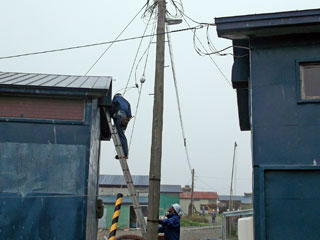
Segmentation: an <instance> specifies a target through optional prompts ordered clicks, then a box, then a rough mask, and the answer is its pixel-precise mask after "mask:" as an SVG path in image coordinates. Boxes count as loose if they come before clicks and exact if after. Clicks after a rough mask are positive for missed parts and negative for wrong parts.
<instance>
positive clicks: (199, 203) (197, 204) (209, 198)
mask: <svg viewBox="0 0 320 240" xmlns="http://www.w3.org/2000/svg"><path fill="white" fill-rule="evenodd" d="M193 199H194V211H196V212H199V213H200V212H201V209H202V208H205V210H206V211H207V212H211V211H212V209H216V208H217V201H218V194H217V193H216V192H194V194H193ZM180 204H181V208H182V212H183V213H185V214H187V213H188V209H189V206H190V204H191V193H190V192H183V193H181V194H180Z"/></svg>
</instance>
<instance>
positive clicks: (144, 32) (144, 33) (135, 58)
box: [122, 13, 152, 96]
mask: <svg viewBox="0 0 320 240" xmlns="http://www.w3.org/2000/svg"><path fill="white" fill-rule="evenodd" d="M151 18H152V13H151V14H150V17H149V21H148V23H147V24H146V27H145V29H144V31H143V34H142V36H145V35H146V32H147V29H148V26H149V22H150V20H151ZM143 39H144V38H141V40H140V43H139V46H138V49H137V53H136V55H135V57H134V60H133V63H132V67H131V70H130V74H129V77H128V80H127V84H126V86H125V88H124V91H123V94H122V95H123V96H124V95H125V94H126V92H127V87H128V85H129V82H130V79H131V76H132V72H133V69H134V66H135V64H136V60H137V57H138V54H139V51H140V48H141V45H142V42H143ZM136 84H137V82H136Z"/></svg>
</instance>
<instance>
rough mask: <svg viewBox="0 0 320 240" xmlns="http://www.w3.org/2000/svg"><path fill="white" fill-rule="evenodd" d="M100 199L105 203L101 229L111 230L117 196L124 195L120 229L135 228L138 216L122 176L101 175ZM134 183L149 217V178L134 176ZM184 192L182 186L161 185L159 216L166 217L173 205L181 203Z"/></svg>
mask: <svg viewBox="0 0 320 240" xmlns="http://www.w3.org/2000/svg"><path fill="white" fill-rule="evenodd" d="M99 179H100V180H99V195H100V196H99V198H101V199H102V200H103V202H104V206H105V209H106V210H105V215H104V216H103V219H102V220H99V222H100V223H99V226H100V227H101V228H109V227H110V225H111V219H112V214H113V209H114V203H115V196H116V195H117V193H122V194H123V195H124V196H125V197H124V202H123V204H122V207H121V211H120V218H119V223H118V225H119V228H129V227H130V228H135V227H136V215H135V212H134V209H133V206H132V202H131V199H130V198H129V192H128V189H127V185H126V183H125V180H124V177H123V176H122V175H100V178H99ZM132 179H133V183H134V185H135V188H136V192H137V194H138V195H139V202H140V204H141V206H142V211H143V213H144V216H145V217H147V206H148V192H149V176H146V175H133V176H132ZM181 192H182V190H181V186H180V185H161V186H160V207H159V214H160V215H162V216H163V215H164V214H165V212H166V211H167V210H168V208H169V207H170V206H171V205H172V204H173V203H180V197H179V194H180V193H181Z"/></svg>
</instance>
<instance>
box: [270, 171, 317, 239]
mask: <svg viewBox="0 0 320 240" xmlns="http://www.w3.org/2000/svg"><path fill="white" fill-rule="evenodd" d="M319 181H320V171H302V170H298V171H283V170H282V171H266V172H265V208H266V209H265V211H266V235H267V236H266V239H268V240H277V239H290V240H300V239H320V228H319V220H320V216H319V214H318V211H315V210H314V208H313V207H311V206H317V205H318V203H319V200H320V190H319V188H315V187H314V184H315V183H317V182H319ZM279 183H281V184H279Z"/></svg>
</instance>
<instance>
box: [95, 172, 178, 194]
mask: <svg viewBox="0 0 320 240" xmlns="http://www.w3.org/2000/svg"><path fill="white" fill-rule="evenodd" d="M132 180H133V184H134V185H135V186H143V187H149V176H147V175H133V176H132ZM99 185H109V186H126V182H125V179H124V176H123V175H100V177H99ZM160 192H162V193H181V192H182V189H181V185H167V184H164V185H161V186H160Z"/></svg>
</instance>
